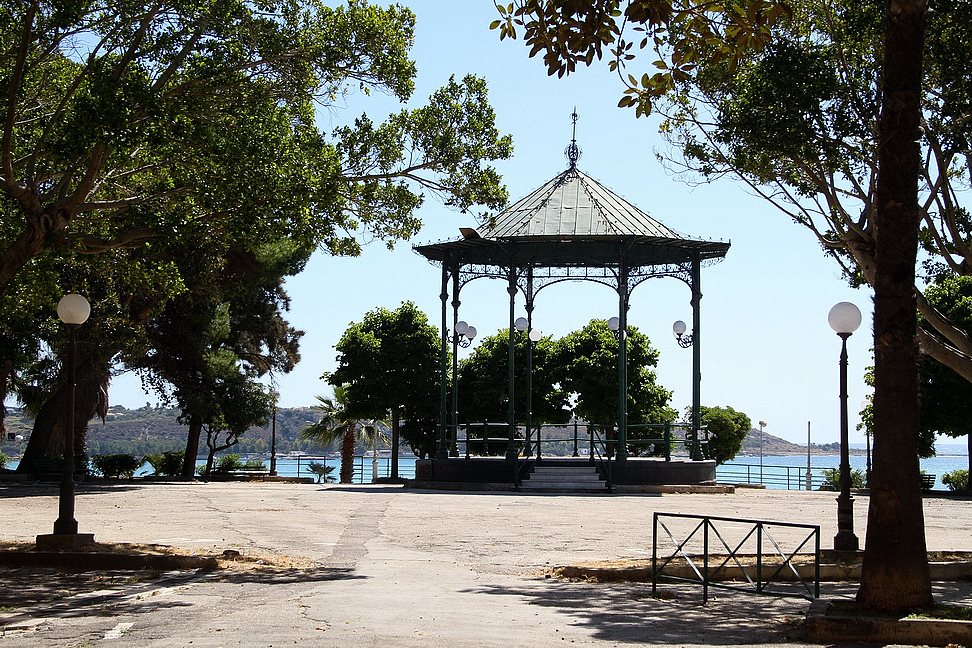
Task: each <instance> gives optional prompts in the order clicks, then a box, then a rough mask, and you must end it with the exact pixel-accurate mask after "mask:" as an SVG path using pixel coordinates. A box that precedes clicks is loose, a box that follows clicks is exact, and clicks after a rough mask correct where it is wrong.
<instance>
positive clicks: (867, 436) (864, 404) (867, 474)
mask: <svg viewBox="0 0 972 648" xmlns="http://www.w3.org/2000/svg"><path fill="white" fill-rule="evenodd" d="M870 405H871V401H870V400H865V401H861V413H862V414H863V413H864V412H865V411H866V410H867V408H868V407H869V406H870ZM864 441H865V442H866V443H867V455H866V456H867V466H866V469H865V471H864V485H865V486H867V487H868V488H870V487H871V427H870V426H869V425H865V426H864Z"/></svg>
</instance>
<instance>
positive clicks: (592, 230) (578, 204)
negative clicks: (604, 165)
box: [415, 164, 729, 267]
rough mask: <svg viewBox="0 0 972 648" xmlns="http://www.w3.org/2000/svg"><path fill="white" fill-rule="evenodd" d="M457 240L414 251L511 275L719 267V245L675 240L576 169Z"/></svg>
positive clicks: (722, 246)
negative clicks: (521, 270)
mask: <svg viewBox="0 0 972 648" xmlns="http://www.w3.org/2000/svg"><path fill="white" fill-rule="evenodd" d="M460 231H461V233H462V235H463V238H462V239H460V240H456V241H444V242H440V243H433V244H429V245H421V246H416V247H415V250H416V251H417V252H418V253H419V254H421V255H422V256H424V257H426V258H428V259H429V260H430V261H434V262H438V263H447V264H450V265H451V264H453V263H459V264H460V265H470V264H473V265H477V264H481V265H489V266H502V267H509V265H510V264H511V263H512V264H514V265H516V266H523V265H531V266H537V267H607V266H614V265H617V264H618V263H619V262H620V261H621V259H622V257H623V258H624V263H625V264H626V265H627V266H628V267H644V266H665V265H671V264H682V263H686V262H689V261H691V260H692V259H693V258H698V259H699V260H700V261H710V260H715V261H717V260H721V259H722V258H723V257H724V256H725V255H726V252H727V251H728V249H729V243H725V242H722V241H718V242H716V241H701V240H696V239H688V238H684V237H682V236H680V235H679V234H678V233H676V232H675V231H674V230H672V229H670V228H668V227H666V226H665V225H663V224H662V223H660V222H658V221H657V220H655V219H654V218H652V217H651V216H649V215H648V214H647V213H645V212H644V211H642V210H640V209H638V208H637V207H635V206H634V205H632V204H631V203H629V202H628V201H627V200H625V199H623V198H621V197H620V196H618V195H617V194H615V193H614V192H612V191H611V190H610V189H608V188H606V187H604V186H603V185H602V184H600V183H599V182H597V181H596V180H594V179H593V178H591V177H590V176H589V175H587V174H585V173H584V172H582V171H580V170H579V169H578V168H577V167H576V165H575V164H571V166H570V167H569V168H568V169H567V170H566V171H564V172H563V173H561V174H560V175H558V176H556V177H554V178H553V179H551V180H550V181H548V182H547V183H546V184H544V185H543V186H541V187H539V188H538V189H536V190H534V191H532V192H530V193H529V194H528V195H527V196H525V197H524V198H521V199H520V200H518V201H516V202H515V203H513V205H511V206H510V207H508V208H506V209H505V210H503V211H502V212H500V213H499V214H497V215H496V216H493V217H491V218H489V219H488V220H487V221H486V223H484V224H483V225H481V226H480V227H479V228H477V229H472V228H460Z"/></svg>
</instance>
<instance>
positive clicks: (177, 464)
mask: <svg viewBox="0 0 972 648" xmlns="http://www.w3.org/2000/svg"><path fill="white" fill-rule="evenodd" d="M184 454H185V453H184V452H183V451H182V450H177V451H169V452H162V453H157V452H150V453H149V454H147V455H145V459H144V461H145V463H148V464H149V465H150V466H152V474H153V475H156V476H162V477H174V476H176V475H179V474H181V473H182V462H183V455H184Z"/></svg>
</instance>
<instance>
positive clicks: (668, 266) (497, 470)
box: [414, 114, 729, 487]
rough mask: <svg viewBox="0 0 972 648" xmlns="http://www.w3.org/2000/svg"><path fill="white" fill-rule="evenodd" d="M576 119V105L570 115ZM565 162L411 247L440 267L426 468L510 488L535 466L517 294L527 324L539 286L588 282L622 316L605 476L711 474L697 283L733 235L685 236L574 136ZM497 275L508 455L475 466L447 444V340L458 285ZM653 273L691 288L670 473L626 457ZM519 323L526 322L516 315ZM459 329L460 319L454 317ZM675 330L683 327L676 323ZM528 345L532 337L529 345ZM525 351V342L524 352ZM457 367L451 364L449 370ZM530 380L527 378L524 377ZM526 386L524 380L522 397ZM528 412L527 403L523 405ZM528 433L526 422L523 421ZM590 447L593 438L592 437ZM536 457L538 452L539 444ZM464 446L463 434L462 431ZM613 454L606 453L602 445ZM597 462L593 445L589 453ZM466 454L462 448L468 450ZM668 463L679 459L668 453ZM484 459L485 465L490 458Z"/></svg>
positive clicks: (453, 436) (432, 473)
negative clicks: (635, 298)
mask: <svg viewBox="0 0 972 648" xmlns="http://www.w3.org/2000/svg"><path fill="white" fill-rule="evenodd" d="M574 119H575V122H576V114H575V115H574ZM566 153H567V159H568V161H569V167H568V168H567V170H566V171H564V172H563V173H560V174H559V175H557V176H556V177H554V178H552V179H551V180H549V181H548V182H546V183H545V184H544V185H543V186H541V187H539V188H538V189H536V190H535V191H533V192H531V193H530V194H528V195H527V196H525V197H523V198H521V199H520V200H518V201H517V202H515V203H514V204H512V205H511V206H510V207H509V208H507V209H506V210H504V211H503V212H501V213H499V214H497V215H496V216H494V217H491V218H489V219H488V220H487V221H486V222H485V223H483V224H482V225H481V226H480V227H478V228H475V229H474V228H460V232H461V234H462V238H460V239H458V240H451V241H445V242H439V243H434V244H429V245H420V246H416V247H415V248H414V249H415V251H416V252H418V253H419V254H421V255H422V256H424V257H426V258H427V259H429V261H431V262H432V263H434V264H437V265H438V266H440V267H441V269H442V286H441V293H440V298H441V301H442V323H441V331H442V354H441V358H442V391H441V406H440V421H439V430H438V442H437V451H436V456H435V458H434V459H431V460H426V465H424V466H423V467H422V471H423V473H424V477H425V479H427V480H430V481H443V480H444V481H460V482H461V481H478V482H482V481H496V480H498V481H500V482H506V483H510V482H512V484H513V486H514V487H518V486H519V485H520V480H521V478H522V477H523V476H524V475H525V474H526V473H527V472H528V471H529V470H530V469H531V464H532V463H533V461H532V460H531V459H530V458H529V457H527V458H521V457H520V456H519V451H518V449H517V447H516V431H517V426H516V413H515V411H514V397H513V396H514V371H513V358H514V331H515V330H517V328H518V327H517V317H516V311H515V298H516V294H517V292H520V293H522V294H523V296H524V300H525V309H526V318H525V319H526V326H525V329H526V331H532V318H533V305H534V299H535V297H536V295H537V293H538V292H539V291H540V290H542V289H543V288H546V287H547V286H550V285H553V284H556V283H559V282H563V281H593V282H598V283H601V284H605V285H608V286H610V287H611V288H613V289H614V290H615V291H616V292H617V295H618V316H617V318H611V328H612V329H613V330H614V331H615V336H616V337H617V338H618V341H619V345H618V347H619V353H618V356H619V358H618V417H617V421H616V422H612V424H614V425H616V430H617V439H616V443H614V442H612V448H616V453H613V457H612V459H613V467H610V468H609V470H610V472H611V474H612V476H613V479H609V480H608V486H609V487H610V486H611V483H612V481H613V483H625V482H628V483H678V484H684V483H703V482H712V481H714V480H715V464H714V462H713V461H709V460H707V459H706V457H705V456H704V446H703V443H702V440H701V435H700V432H701V425H700V420H699V410H700V365H701V322H700V308H699V307H700V301H701V298H702V292H701V287H700V280H701V268H702V266H703V265H709V264H714V263H718V262H719V261H721V260H722V259H723V258H724V257H725V255H726V252H727V251H728V249H729V243H725V242H721V241H720V242H715V241H705V240H698V239H690V238H685V237H683V236H680V235H679V234H677V233H676V232H675V231H673V230H671V229H669V228H668V227H666V226H665V225H663V224H662V223H660V222H658V221H657V220H655V219H653V218H652V217H651V216H649V215H648V214H646V213H645V212H643V211H642V210H640V209H638V208H637V207H635V206H634V205H632V204H631V203H629V202H627V201H626V200H624V199H623V198H621V197H619V196H618V195H616V194H615V193H613V192H612V191H611V190H609V189H607V188H606V187H604V186H603V185H602V184H600V183H599V182H597V181H596V180H594V179H593V178H591V177H590V176H588V175H587V174H586V173H584V172H583V171H581V170H580V169H579V168H578V167H577V161H578V159H579V157H580V151H579V148H578V147H577V145H576V141H572V142H571V144H570V146H568V147H567V151H566ZM483 277H486V278H493V279H499V280H503V281H505V282H506V283H507V286H508V287H507V292H508V293H509V296H510V302H509V304H510V316H509V331H510V351H509V358H510V369H509V376H508V379H509V396H508V399H507V400H508V420H507V423H506V427H507V434H506V438H507V445H506V448H507V449H506V455H505V457H504V459H505V461H502V462H499V463H501V464H506V465H505V466H503V465H498V462H497V461H496V460H495V459H494V460H492V462H491V465H492V466H493V468H486V467H482V466H477V467H474V463H472V462H474V461H475V460H470V459H468V458H467V459H461V458H454V457H453V458H450V448H455V444H456V441H457V440H458V430H459V421H458V414H457V412H458V400H457V395H456V391H455V390H453V392H452V396H453V398H452V416H451V420H450V416H449V407H448V396H449V380H448V367H447V364H448V357H449V353H448V348H449V344H450V342H451V344H452V351H453V353H452V357H453V365H454V364H455V356H456V353H455V352H456V346H457V344H458V342H459V339H460V337H461V336H460V335H459V333H461V331H460V332H456V327H457V324H460V320H459V304H460V302H459V294H460V291H461V290H462V288H463V286H465V285H466V284H467V283H469V282H470V281H472V280H474V279H479V278H483ZM654 277H674V278H676V279H680V280H682V281H684V282H685V283H686V284H687V285H688V286H689V288H690V290H691V293H692V299H691V304H692V330H691V332H689V333H688V334H686V333H685V327H684V325H682V326H681V327H679V326H678V325H679V324H681V323H676V331H675V333H676V336H677V337H678V338H679V343H680V344H681V345H682V346H686V347H688V346H691V348H692V358H693V360H692V367H693V393H692V424H691V427H690V429H689V430H688V431H687V432H686V445H687V446H688V447H689V450H690V461H687V462H677V463H679V464H685V466H682V467H681V468H680V469H679V470H677V471H675V472H674V473H673V469H674V468H675V466H674V465H668V466H667V467H665V468H664V469H660V468H659V467H658V465H657V464H658V463H659V462H657V461H656V462H653V463H654V464H655V466H654V468H653V469H648V468H647V467H645V466H641V467H636V466H633V465H631V464H633V463H634V462H632V461H627V459H628V453H627V433H628V423H627V411H626V410H627V398H626V395H627V384H626V380H627V376H626V373H627V372H626V368H627V358H626V344H625V335H626V330H627V328H626V327H627V313H628V304H629V299H630V296H631V292H632V291H633V289H634V288H635V287H636V286H638V285H639V284H641V283H642V282H643V281H645V280H647V279H650V278H654ZM450 285H451V293H452V294H451V296H452V331H453V334H452V335H450V334H449V326H448V324H449V323H448V315H449V313H448V310H449V309H448V307H449V298H450ZM519 324H520V326H519V328H520V330H523V329H524V326H523V319H522V318H520V322H519ZM460 328H461V326H460ZM679 328H680V329H681V331H679V330H678V329H679ZM528 349H529V345H528ZM528 353H529V351H528ZM454 373H455V366H453V374H454ZM528 380H529V379H528ZM530 390H531V386H530V385H529V383H528V385H527V394H528V396H527V398H528V399H529V398H530ZM527 410H528V413H527V416H528V417H529V410H530V406H529V405H528V407H527ZM525 428H526V436H527V437H529V435H530V421H529V419H527V422H526V426H525ZM591 444H592V448H593V444H594V440H593V438H592V440H591ZM537 447H538V453H537V458H539V443H538V446H537ZM467 448H468V438H467ZM607 454H611V453H607ZM591 456H592V461H593V456H594V453H593V450H592V453H591ZM467 457H468V454H467ZM667 463H669V464H673V463H676V462H667ZM485 465H487V466H488V465H490V464H489V463H487V464H485Z"/></svg>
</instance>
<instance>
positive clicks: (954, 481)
mask: <svg viewBox="0 0 972 648" xmlns="http://www.w3.org/2000/svg"><path fill="white" fill-rule="evenodd" d="M942 483H943V484H945V485H946V486H948V489H949V490H953V491H967V490H969V471H968V470H953V471H952V472H947V473H945V474H944V475H942Z"/></svg>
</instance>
